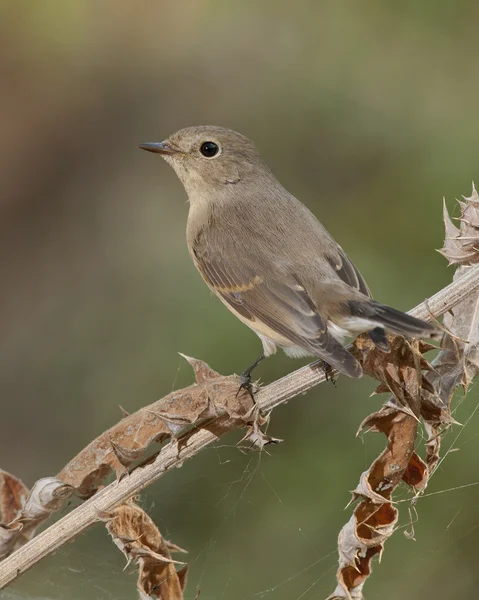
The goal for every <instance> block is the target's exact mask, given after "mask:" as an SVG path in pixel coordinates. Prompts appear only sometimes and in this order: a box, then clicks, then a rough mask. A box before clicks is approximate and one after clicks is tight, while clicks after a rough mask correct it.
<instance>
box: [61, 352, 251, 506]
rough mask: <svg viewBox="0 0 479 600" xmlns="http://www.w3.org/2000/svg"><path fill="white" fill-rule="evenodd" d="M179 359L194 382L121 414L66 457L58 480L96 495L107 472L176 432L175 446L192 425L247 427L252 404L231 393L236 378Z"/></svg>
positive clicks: (123, 467)
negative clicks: (185, 363)
mask: <svg viewBox="0 0 479 600" xmlns="http://www.w3.org/2000/svg"><path fill="white" fill-rule="evenodd" d="M182 356H184V355H182ZM184 358H185V359H186V360H187V361H188V362H189V364H190V365H191V366H192V367H193V370H194V372H195V378H196V382H195V383H194V384H193V385H190V386H188V387H186V388H183V389H181V390H177V391H175V392H172V393H171V394H168V396H165V397H164V398H162V399H160V400H158V401H156V402H154V403H153V404H150V405H149V406H145V407H144V408H141V409H140V410H139V411H137V412H136V413H134V414H131V415H127V416H124V418H123V419H122V420H121V421H120V422H119V423H117V424H116V425H114V426H113V427H111V428H110V429H109V430H108V431H106V432H105V433H103V434H102V435H100V436H99V437H98V438H96V439H95V440H93V441H92V442H91V443H90V444H89V445H88V446H87V447H86V448H85V449H84V450H82V451H81V452H80V453H79V454H78V455H77V456H76V457H75V458H74V459H73V460H71V461H70V462H69V463H68V464H67V465H66V466H65V467H64V468H63V469H62V471H61V472H60V473H59V474H58V478H59V479H60V480H61V481H64V482H65V483H68V484H69V485H71V486H72V487H74V488H75V490H76V493H77V494H78V495H80V496H81V497H84V498H86V497H89V496H91V495H92V494H93V493H95V491H96V489H97V488H98V485H99V484H100V483H101V482H102V480H103V479H104V478H105V477H106V476H107V475H109V474H110V473H111V472H114V473H115V474H116V475H117V477H122V476H124V475H125V474H127V473H128V472H129V471H130V470H131V467H132V465H133V463H134V462H135V461H138V460H140V459H141V458H142V456H143V455H145V456H146V454H147V451H148V450H149V449H150V447H151V446H152V445H153V444H155V443H158V444H161V443H163V442H165V441H167V440H170V439H176V438H178V436H181V437H180V438H179V444H181V443H186V441H187V439H188V438H187V435H185V434H187V432H188V431H189V430H192V428H193V427H194V426H204V427H205V428H208V429H210V430H215V431H217V432H218V434H219V433H221V431H222V430H223V428H226V429H227V428H232V427H233V426H236V427H237V426H239V425H243V426H244V425H248V424H249V423H250V422H251V419H250V414H251V411H252V408H253V402H252V400H251V398H250V397H249V395H248V394H247V393H241V394H239V395H238V396H236V394H237V391H238V388H239V384H240V380H239V377H238V376H236V375H229V376H222V375H219V374H218V373H217V372H216V371H214V370H213V369H211V368H210V367H209V366H208V365H207V364H206V363H204V362H203V361H200V360H197V359H195V358H191V357H187V356H185V357H184ZM218 417H220V418H218ZM214 419H216V421H214V422H213V423H212V424H209V423H210V421H212V420H214ZM159 449H160V448H159V447H158V451H159Z"/></svg>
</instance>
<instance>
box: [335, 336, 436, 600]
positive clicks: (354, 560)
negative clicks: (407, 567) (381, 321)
mask: <svg viewBox="0 0 479 600" xmlns="http://www.w3.org/2000/svg"><path fill="white" fill-rule="evenodd" d="M388 339H389V343H390V347H391V349H390V352H383V351H380V350H378V349H376V347H375V345H374V343H373V342H372V341H371V340H370V338H369V336H360V337H359V338H358V339H357V340H356V341H355V348H354V349H353V353H354V354H355V356H356V358H358V359H359V360H360V361H361V363H362V365H363V369H364V371H365V373H367V374H368V375H371V376H372V377H374V378H375V379H376V380H378V381H379V382H380V384H379V387H378V389H377V390H376V391H377V392H384V391H389V392H391V393H392V394H393V396H392V398H390V399H389V400H388V401H387V402H386V405H385V406H384V407H383V408H382V409H381V410H379V411H377V412H375V413H373V414H372V415H370V416H369V417H367V418H366V419H365V420H364V421H363V423H362V424H361V426H360V429H359V431H362V430H366V431H374V432H378V433H383V434H384V435H386V437H387V446H386V448H385V450H384V451H383V452H382V453H381V454H380V455H379V456H378V457H377V458H376V460H374V462H373V463H372V465H371V466H370V467H369V469H368V470H367V471H365V472H364V473H362V474H361V477H360V480H359V484H358V486H357V487H356V489H355V490H354V491H353V500H357V499H360V502H359V503H358V504H357V506H356V507H355V509H354V512H353V514H352V516H351V519H350V520H349V522H348V523H347V524H346V525H345V526H344V527H343V529H342V530H341V532H340V534H339V538H338V552H339V568H338V572H337V576H336V578H337V587H336V589H335V591H334V592H333V594H331V596H330V597H329V600H333V599H339V598H347V599H348V600H351V599H360V598H362V597H363V592H362V590H363V586H364V583H365V581H366V580H367V578H368V577H369V575H370V574H371V568H372V565H371V561H372V559H373V557H374V556H378V557H379V558H380V557H381V554H382V552H383V549H384V543H385V542H386V540H387V539H388V538H389V537H390V536H391V535H392V534H393V532H394V530H395V527H396V524H397V520H398V511H397V509H396V508H395V507H394V505H393V504H392V501H391V497H392V493H393V491H394V490H395V489H396V488H397V486H398V485H399V484H400V482H401V481H404V482H405V483H407V484H408V485H410V486H412V487H413V488H415V489H416V490H419V489H422V488H423V487H424V486H425V485H426V481H427V467H426V465H425V463H424V462H423V461H422V460H421V459H420V458H419V456H418V455H417V454H416V453H415V452H414V443H415V440H416V434H417V429H418V424H419V418H420V414H421V399H422V396H423V393H424V388H425V387H427V388H428V389H430V384H428V383H425V382H426V380H425V379H424V375H423V373H422V370H426V371H429V370H430V369H431V366H430V365H429V363H428V362H427V361H426V360H425V359H424V357H423V353H424V352H427V351H428V350H429V349H430V348H431V346H430V345H429V344H424V343H423V342H419V341H413V342H409V341H407V340H405V339H404V338H403V337H402V336H388Z"/></svg>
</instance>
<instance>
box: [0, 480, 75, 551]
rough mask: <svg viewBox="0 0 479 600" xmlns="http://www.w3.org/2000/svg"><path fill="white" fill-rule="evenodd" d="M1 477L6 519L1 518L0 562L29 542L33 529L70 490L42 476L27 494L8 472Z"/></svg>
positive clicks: (63, 484)
mask: <svg viewBox="0 0 479 600" xmlns="http://www.w3.org/2000/svg"><path fill="white" fill-rule="evenodd" d="M2 474H3V475H6V477H5V476H3V477H1V478H0V496H2V494H3V495H4V498H3V500H2V515H5V516H6V517H7V519H8V520H4V517H3V516H2V523H0V560H1V559H3V558H5V557H6V556H8V555H9V554H10V553H11V552H13V551H14V550H16V549H17V548H20V546H23V544H25V543H26V542H28V541H29V540H31V539H32V537H33V536H34V535H35V532H36V529H37V527H38V526H39V525H40V524H41V523H42V522H43V521H45V519H47V518H48V517H49V516H50V515H51V514H52V513H54V512H56V511H57V510H58V509H59V508H61V507H62V506H63V505H64V504H65V502H66V500H67V499H68V498H69V497H70V496H71V495H72V493H73V491H74V490H73V488H72V487H71V486H69V485H66V484H65V483H63V482H62V481H59V480H58V479H56V478H55V477H44V478H43V479H39V480H38V481H37V482H36V483H35V484H34V486H33V488H32V489H31V491H30V492H28V489H27V488H26V487H25V486H24V484H23V483H22V482H20V480H18V479H16V478H15V477H13V476H12V475H9V474H8V473H7V474H5V473H4V472H2ZM5 485H6V486H7V488H8V490H7V491H5V487H4V486H5ZM9 499H10V500H9ZM9 502H10V506H8V503H9ZM13 515H14V517H13V519H10V517H11V516H13Z"/></svg>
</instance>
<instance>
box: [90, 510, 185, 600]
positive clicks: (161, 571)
mask: <svg viewBox="0 0 479 600" xmlns="http://www.w3.org/2000/svg"><path fill="white" fill-rule="evenodd" d="M100 518H102V520H104V521H106V528H107V530H108V532H109V533H110V535H111V537H112V539H113V541H114V543H115V544H116V545H117V546H118V548H119V549H120V550H121V551H122V552H123V554H124V555H125V557H126V559H127V565H129V564H130V563H132V562H133V563H135V564H137V565H138V582H137V586H138V591H139V594H140V599H147V598H148V599H152V598H158V599H161V600H183V591H184V589H185V586H186V578H187V573H188V565H184V566H183V567H182V568H181V569H179V570H178V571H177V570H176V567H175V563H176V561H173V560H172V558H171V552H186V551H185V550H183V549H182V548H180V547H178V546H176V545H175V544H172V543H171V542H169V541H167V540H165V539H164V538H163V537H162V535H161V533H160V531H159V530H158V528H157V527H156V525H155V524H154V523H153V521H152V520H151V518H150V517H149V516H148V515H147V514H146V513H145V511H144V510H143V509H141V508H140V507H139V506H137V505H136V504H135V502H134V501H130V502H128V503H125V504H122V505H121V506H119V507H118V508H115V509H114V510H112V511H111V512H109V513H108V514H102V515H100ZM181 564H183V563H181Z"/></svg>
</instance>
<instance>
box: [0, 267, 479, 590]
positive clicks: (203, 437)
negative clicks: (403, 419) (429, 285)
mask: <svg viewBox="0 0 479 600" xmlns="http://www.w3.org/2000/svg"><path fill="white" fill-rule="evenodd" d="M478 289H479V265H477V266H474V267H471V268H470V269H469V272H468V273H466V274H465V275H463V276H462V277H461V278H460V279H458V280H457V281H454V282H453V283H451V284H449V285H448V286H447V287H445V288H444V289H442V290H440V291H439V292H437V293H436V294H435V295H434V296H433V297H432V298H429V299H428V301H427V302H424V303H421V304H419V305H418V306H416V307H415V308H413V309H412V310H411V311H409V314H411V315H413V316H415V317H418V318H420V319H424V320H431V319H432V318H433V317H432V315H434V317H439V316H440V315H442V314H444V313H445V312H447V311H449V310H450V309H452V308H453V307H454V306H455V305H456V304H458V303H459V302H461V301H462V300H464V298H466V296H468V295H469V294H471V293H473V292H475V291H477V290H478ZM325 379H326V376H325V374H324V371H323V369H320V368H318V364H317V363H312V364H311V365H308V366H306V367H302V368H301V369H298V370H297V371H294V372H293V373H290V374H289V375H286V376H285V377H282V378H281V379H278V380H277V381H274V382H273V383H270V384H269V385H267V386H265V387H264V388H262V389H261V390H260V391H259V392H258V393H257V394H256V402H257V405H258V407H259V408H260V409H261V410H262V411H265V412H268V411H270V410H272V409H273V408H275V407H277V406H279V405H280V404H283V403H284V402H287V401H288V400H291V399H292V398H294V397H295V396H298V395H300V394H302V393H304V392H306V391H308V390H309V389H311V388H312V387H314V386H316V385H318V384H319V383H322V382H323V381H325ZM217 439H218V436H216V435H215V434H214V433H211V432H210V431H207V430H206V429H199V430H198V431H196V432H195V433H193V434H192V435H191V436H190V437H189V439H188V444H187V445H185V446H181V448H180V449H179V450H178V444H177V443H176V442H171V443H170V444H168V445H167V446H165V447H164V448H163V449H162V450H161V452H160V453H159V454H158V456H157V457H156V459H155V460H154V461H153V462H152V463H150V464H148V465H146V466H144V467H142V468H138V469H136V470H134V471H133V472H132V473H131V474H130V475H129V476H128V477H125V478H124V479H122V480H121V481H119V482H114V483H111V484H110V485H108V486H106V487H105V488H103V489H102V490H101V491H99V492H97V493H96V494H95V495H94V496H92V497H91V498H90V499H89V500H87V501H86V502H84V503H83V504H81V505H80V506H78V507H77V508H76V509H74V510H73V511H72V512H70V513H69V514H67V515H66V516H64V517H63V518H62V519H60V520H59V521H57V522H56V523H54V524H53V525H51V526H50V527H49V528H48V529H46V530H45V531H43V532H42V533H40V534H39V535H37V536H36V537H34V538H33V539H32V540H30V541H29V542H28V543H27V544H25V545H24V546H22V547H21V548H19V549H18V550H16V551H15V552H14V553H13V554H11V555H10V556H9V557H7V558H6V559H5V560H4V561H3V562H2V563H0V589H2V588H3V587H5V586H7V585H8V584H9V583H11V582H12V581H13V580H14V579H16V578H17V577H18V576H19V575H21V574H22V573H24V572H25V571H27V570H28V569H29V568H31V567H32V566H33V565H35V564H36V563H37V562H38V561H40V560H41V559H42V558H44V557H45V556H48V555H49V554H51V553H52V552H55V550H57V549H58V548H59V547H60V546H62V545H63V544H65V543H66V542H68V541H70V540H72V539H73V538H75V537H76V536H77V535H79V534H80V533H82V532H83V531H85V529H87V528H88V527H90V526H91V525H93V524H94V523H95V522H97V521H98V520H99V515H100V514H101V513H102V512H107V511H109V510H111V509H113V508H115V507H116V506H118V505H120V504H122V503H123V502H125V501H126V500H127V499H128V498H130V497H131V496H133V495H135V494H137V493H138V492H140V491H141V490H143V489H144V488H146V487H147V486H149V485H151V484H152V483H153V482H154V481H156V480H157V479H159V478H160V477H162V476H163V475H164V474H165V473H167V472H168V471H170V470H171V469H172V468H174V467H177V466H180V465H181V463H182V462H183V461H184V460H185V459H187V458H192V457H193V456H195V455H196V454H198V452H199V451H200V450H202V449H203V448H205V447H206V446H208V445H209V444H212V443H213V442H215V441H217Z"/></svg>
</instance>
